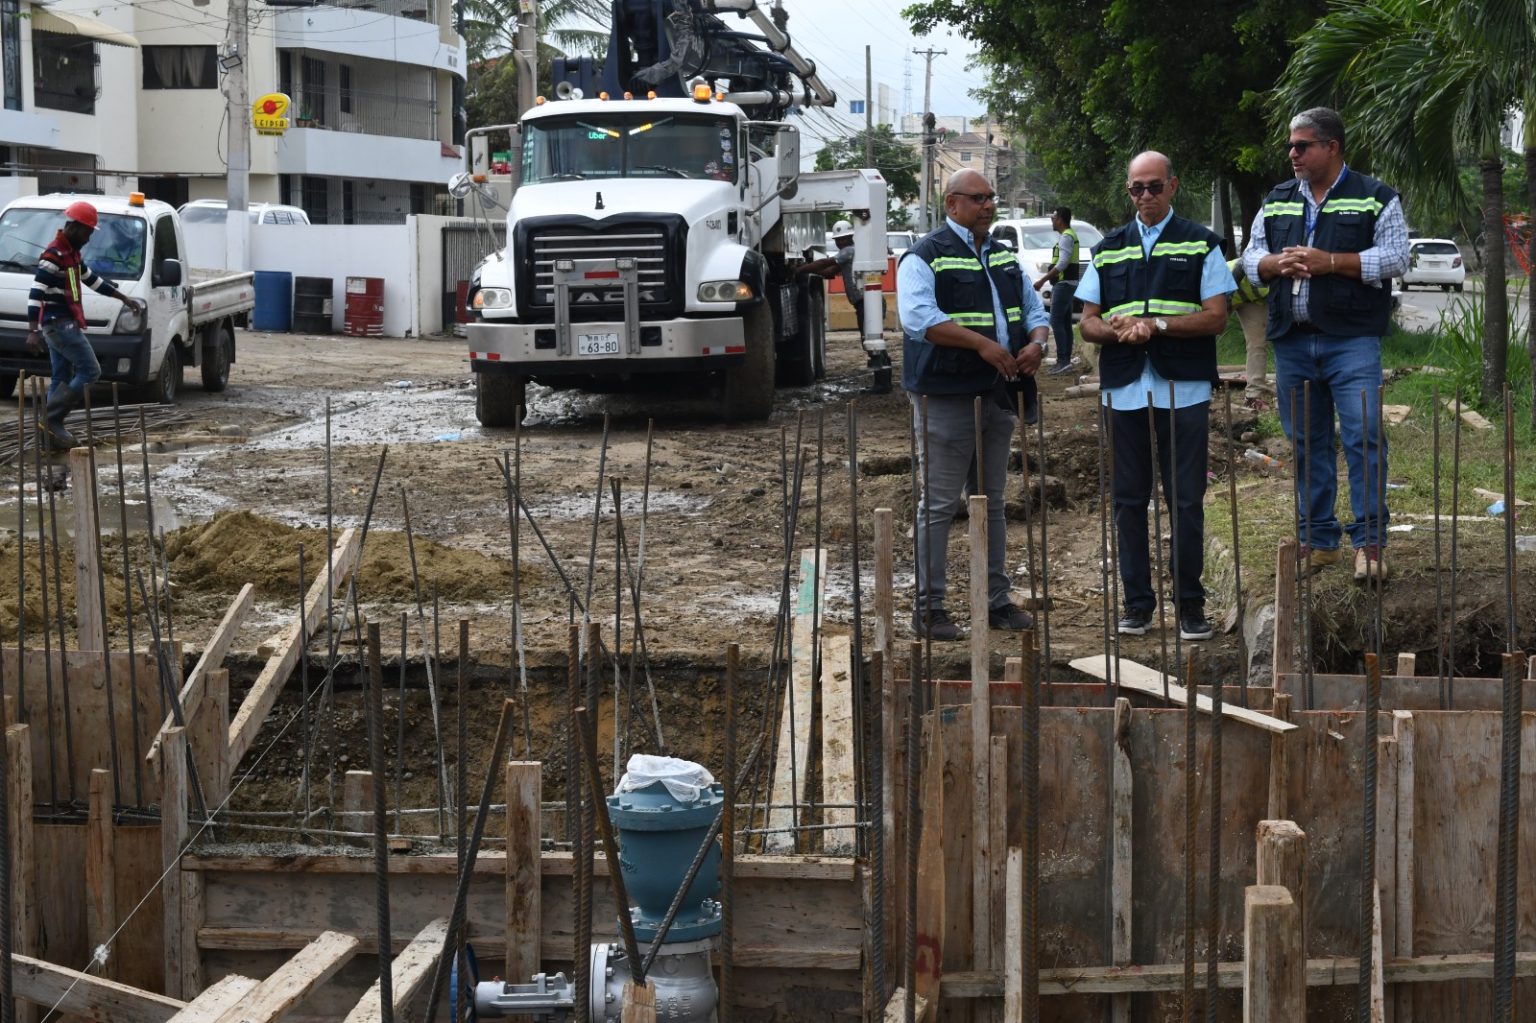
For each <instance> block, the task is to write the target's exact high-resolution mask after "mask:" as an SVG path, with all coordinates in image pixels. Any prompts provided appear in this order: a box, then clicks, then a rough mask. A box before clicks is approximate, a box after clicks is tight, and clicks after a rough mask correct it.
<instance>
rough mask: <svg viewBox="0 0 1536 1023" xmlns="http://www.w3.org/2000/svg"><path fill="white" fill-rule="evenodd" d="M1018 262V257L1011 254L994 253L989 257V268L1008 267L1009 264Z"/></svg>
mask: <svg viewBox="0 0 1536 1023" xmlns="http://www.w3.org/2000/svg"><path fill="white" fill-rule="evenodd" d="M1018 261H1019V260H1018V257H1017V256H1015V255H1014V254H1013V253H1011V252H994V253H992V255H990V256H988V257H987V265H988V266H1007V265H1008V264H1009V263H1017V262H1018Z"/></svg>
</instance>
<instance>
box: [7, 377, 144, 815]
mask: <svg viewBox="0 0 1536 1023" xmlns="http://www.w3.org/2000/svg"><path fill="white" fill-rule="evenodd" d="M28 383H29V382H28V380H27V376H26V373H22V374H21V375H20V377H19V378H18V379H17V382H16V388H17V391H18V392H19V394H20V400H22V401H25V400H26V395H27V388H28ZM34 390H35V388H34ZM36 418H37V416H36V411H35V408H34V414H33V419H36ZM33 447H34V448H35V449H36V457H35V458H34V459H33V460H32V461H33V472H34V479H35V480H36V484H37V581H38V587H37V588H38V591H39V593H40V594H41V596H42V603H43V608H42V610H43V629H42V632H43V692H44V698H45V703H46V706H45V709H46V711H47V714H48V728H47V732H48V797H49V800H50V801H51V802H53V803H58V801H59V763H58V761H59V751H58V743H57V739H56V735H57V732H58V729H57V728H56V727H55V725H54V722H55V721H57V720H58V719H57V718H56V717H55V716H54V694H53V619H52V617H51V616H50V615H49V611H48V540H47V530H46V528H45V526H44V519H43V445H42V444H41V443H39V444H34V445H33ZM17 462H18V463H20V464H21V465H22V466H23V468H25V466H26V457H25V456H24V455H18V456H17ZM48 493H49V496H50V498H51V497H52V494H53V491H52V490H51V489H50V490H49V491H48ZM16 500H17V502H18V503H19V502H21V500H22V497H21V492H20V491H19V490H18V491H17V495H16ZM126 536H127V534H126V533H125V534H124V538H125V539H124V546H125V547H126ZM126 585H127V582H126V581H125V582H124V586H126ZM61 614H62V611H61ZM65 659H66V658H65V656H64V644H63V636H62V634H61V636H60V641H59V661H60V665H59V671H60V673H61V675H62V677H64V678H67V677H68V676H67V675H65V674H63V673H64V672H65V668H64V666H63V662H64V660H65ZM17 674H18V676H19V677H20V679H21V680H22V681H24V680H25V675H24V674H23V672H22V669H21V660H20V659H18V660H17ZM17 688H18V689H19V688H21V682H18V685H17ZM61 695H62V694H61ZM73 766H74V765H73V762H72V761H68V760H66V762H65V771H66V773H72V772H73ZM66 784H70V785H71V789H70V791H71V793H73V786H72V783H71V782H70V781H69V780H66Z"/></svg>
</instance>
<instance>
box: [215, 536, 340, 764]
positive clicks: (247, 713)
mask: <svg viewBox="0 0 1536 1023" xmlns="http://www.w3.org/2000/svg"><path fill="white" fill-rule="evenodd" d="M358 548H359V534H358V532H357V531H356V530H353V529H346V530H343V531H342V534H341V538H340V539H338V540H337V541H336V549H335V550H333V551H332V552H331V560H330V572H329V574H327V572H326V571H325V570H324V569H323V568H322V569H321V571H320V572H319V573H317V574H316V576H315V581H314V583H313V584H311V585H310V587H309V593H308V594H307V595H306V596H305V598H304V611H303V615H304V632H305V634H306V635H314V632H315V629H316V628H318V627H319V625H320V617H321V615H323V614H324V613H325V606H326V599H325V598H326V596H327V592H326V591H327V589H328V583H327V577H328V575H329V586H334V587H337V588H339V587H340V586H342V585H343V584H345V583H346V581H347V577H348V576H350V575H351V574H352V569H353V568H354V567H355V566H356V565H357V555H358ZM287 635H288V639H287V641H286V642H285V643H284V644H283V645H282V647H281V648H280V649H278V650H277V651H276V652H274V653H273V654H272V656H271V658H269V659H268V660H267V663H266V665H265V667H263V668H262V669H261V674H260V675H257V676H256V681H255V682H253V683H252V684H251V689H250V692H248V693H247V694H246V696H245V702H244V703H242V704H240V710H239V711H238V712H237V713H236V714H235V719H234V720H233V721H231V722H230V723H229V762H230V763H231V764H233V765H238V764H239V763H240V761H241V760H242V759H244V758H245V754H246V751H247V750H249V749H250V748H251V744H252V743H254V742H255V741H256V735H257V733H258V732H260V731H261V725H262V722H264V721H265V720H266V718H267V715H268V714H269V713H270V712H271V710H272V705H273V704H274V703H276V702H277V697H278V695H279V694H280V693H281V692H282V690H283V686H284V685H286V684H287V682H288V676H289V675H291V674H293V669H294V666H295V665H297V664H298V663H299V658H300V657H301V656H303V654H304V651H303V649H301V646H300V643H299V639H300V631H299V623H298V622H294V623H293V625H291V626H289V628H288V634H287Z"/></svg>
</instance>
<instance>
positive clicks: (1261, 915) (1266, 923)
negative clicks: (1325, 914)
mask: <svg viewBox="0 0 1536 1023" xmlns="http://www.w3.org/2000/svg"><path fill="white" fill-rule="evenodd" d="M1243 932H1244V942H1243V945H1244V947H1245V948H1246V949H1247V956H1246V958H1245V959H1244V960H1243V1021H1244V1023H1297V1021H1299V1020H1304V1019H1306V1011H1307V1010H1306V1006H1307V961H1306V956H1305V955H1304V954H1303V953H1302V949H1301V918H1300V914H1299V912H1298V910H1297V908H1296V902H1295V900H1293V899H1292V898H1291V893H1290V892H1288V891H1286V890H1285V889H1284V888H1281V887H1280V886H1278V885H1250V886H1249V887H1248V888H1247V889H1246V891H1245V897H1244V904H1243Z"/></svg>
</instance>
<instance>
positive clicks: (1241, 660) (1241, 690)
mask: <svg viewBox="0 0 1536 1023" xmlns="http://www.w3.org/2000/svg"><path fill="white" fill-rule="evenodd" d="M1221 393H1222V397H1223V401H1224V403H1225V407H1226V411H1225V417H1226V420H1225V427H1226V428H1225V431H1224V432H1225V433H1226V437H1227V506H1228V510H1229V511H1230V512H1231V513H1232V592H1233V594H1234V597H1235V599H1236V602H1237V663H1238V667H1239V669H1240V672H1239V674H1238V682H1237V684H1238V691H1237V692H1238V700H1239V701H1240V702H1241V705H1242V707H1243V709H1244V710H1246V709H1247V708H1248V657H1249V653H1248V629H1247V618H1248V596H1247V594H1246V593H1244V592H1243V534H1242V530H1241V529H1239V528H1238V515H1237V465H1238V454H1237V438H1236V437H1234V436H1232V391H1231V389H1230V388H1227V387H1223V388H1222V389H1221ZM1219 734H1220V732H1219V731H1217V732H1214V733H1213V741H1214V736H1217V735H1219Z"/></svg>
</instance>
